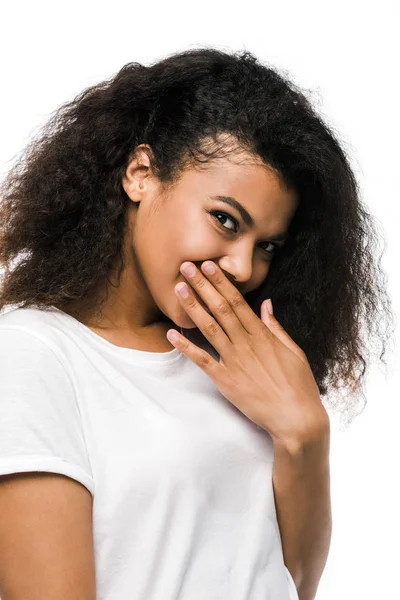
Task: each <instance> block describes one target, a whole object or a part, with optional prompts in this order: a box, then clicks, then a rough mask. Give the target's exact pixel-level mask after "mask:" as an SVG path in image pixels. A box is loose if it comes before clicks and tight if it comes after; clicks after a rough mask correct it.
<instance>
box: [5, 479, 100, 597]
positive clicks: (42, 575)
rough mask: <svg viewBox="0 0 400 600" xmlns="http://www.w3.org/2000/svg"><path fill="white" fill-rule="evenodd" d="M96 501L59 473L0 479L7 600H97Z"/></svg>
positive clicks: (76, 483) (85, 490) (77, 484)
mask: <svg viewBox="0 0 400 600" xmlns="http://www.w3.org/2000/svg"><path fill="white" fill-rule="evenodd" d="M95 586H96V583H95V563H94V551H93V540H92V496H91V494H90V492H89V491H88V490H87V489H86V488H85V487H83V485H81V484H80V483H79V482H77V481H75V480H73V479H69V478H68V477H64V476H63V475H59V474H55V473H16V474H12V475H7V476H2V477H1V478H0V597H1V599H2V600H27V599H28V598H29V600H47V599H50V598H51V599H52V600H95V597H96V591H95Z"/></svg>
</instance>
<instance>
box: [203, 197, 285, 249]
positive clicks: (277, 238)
mask: <svg viewBox="0 0 400 600" xmlns="http://www.w3.org/2000/svg"><path fill="white" fill-rule="evenodd" d="M209 198H210V200H214V201H217V202H225V204H229V206H231V207H232V208H235V209H236V210H237V211H238V213H239V214H240V216H241V217H242V219H243V221H244V222H245V223H246V225H247V227H254V219H253V218H252V216H251V215H250V214H249V213H248V212H247V210H246V209H245V207H244V206H242V205H241V204H240V202H238V201H237V200H235V198H232V196H209ZM288 237H289V234H288V233H287V232H286V231H283V232H282V233H276V234H275V235H270V236H268V239H269V240H273V241H274V242H285V241H286V240H287V239H288Z"/></svg>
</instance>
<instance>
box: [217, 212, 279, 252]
mask: <svg viewBox="0 0 400 600" xmlns="http://www.w3.org/2000/svg"><path fill="white" fill-rule="evenodd" d="M207 212H209V214H210V215H211V216H212V217H214V219H216V220H217V221H218V223H219V224H220V225H221V226H222V227H223V228H224V229H225V230H226V231H228V232H230V233H237V232H238V231H239V223H238V221H237V220H236V219H235V218H234V217H231V216H230V215H228V214H227V213H225V212H221V211H219V210H210V211H207ZM219 217H222V220H223V221H226V219H228V220H229V221H232V223H233V224H234V227H235V228H234V229H231V228H229V227H225V225H223V224H222V222H221V220H220V219H219ZM261 243H262V244H266V245H267V246H268V245H269V246H272V249H270V250H264V251H265V252H266V253H267V254H274V253H275V251H276V250H277V249H278V248H279V246H278V244H274V243H273V242H261Z"/></svg>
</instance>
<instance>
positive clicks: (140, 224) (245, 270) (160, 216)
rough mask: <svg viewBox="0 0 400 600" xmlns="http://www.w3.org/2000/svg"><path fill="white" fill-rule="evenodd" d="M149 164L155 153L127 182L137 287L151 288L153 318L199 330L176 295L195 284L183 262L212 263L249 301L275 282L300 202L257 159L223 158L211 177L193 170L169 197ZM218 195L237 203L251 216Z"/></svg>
mask: <svg viewBox="0 0 400 600" xmlns="http://www.w3.org/2000/svg"><path fill="white" fill-rule="evenodd" d="M140 165H141V166H142V167H141V168H140ZM149 165H150V162H149V159H148V156H147V154H145V153H139V154H138V155H137V156H136V159H135V160H134V161H132V162H131V163H130V164H129V166H128V168H127V171H126V176H125V178H124V180H123V186H124V189H125V191H126V193H127V194H128V196H129V197H130V199H131V200H132V207H131V213H130V226H131V233H130V244H131V248H130V253H131V256H132V268H134V270H135V272H136V274H135V276H134V279H135V286H137V285H142V286H143V287H144V288H146V289H143V290H142V292H143V294H142V296H141V298H142V302H144V301H145V300H146V302H145V304H146V310H147V311H149V312H151V310H152V309H155V310H156V311H157V308H158V309H159V310H160V311H161V312H162V313H163V314H164V315H165V316H166V317H167V319H170V320H171V321H173V322H174V323H175V324H176V325H177V326H179V327H184V328H188V329H190V328H193V327H196V325H195V323H194V322H193V321H192V320H191V319H190V317H189V316H188V314H187V313H186V311H185V310H184V309H183V308H182V307H181V304H180V301H179V299H178V298H177V296H176V294H175V292H174V288H175V286H176V284H177V283H179V282H181V281H187V280H186V278H185V277H184V276H183V275H182V274H181V273H180V270H179V269H180V266H181V265H182V263H183V262H185V261H190V262H193V263H194V264H195V265H196V266H197V267H198V268H199V267H200V266H201V264H202V263H203V261H205V260H212V261H214V262H215V263H217V264H218V265H219V267H220V268H221V269H222V271H223V272H224V273H225V275H226V276H227V278H228V279H229V280H230V281H231V282H232V283H233V285H234V286H235V287H236V288H237V289H238V290H239V291H240V292H241V293H242V294H245V293H247V292H250V291H252V290H254V289H255V288H257V287H259V286H260V285H261V283H262V282H263V280H264V279H265V278H266V276H267V275H268V270H269V268H270V265H271V261H272V260H273V251H274V248H275V246H282V245H283V244H284V243H285V242H284V240H281V241H276V240H274V239H273V238H274V236H278V235H279V236H280V237H281V235H284V234H285V233H286V232H287V229H288V227H289V224H290V221H291V219H292V217H293V215H294V212H295V210H296V207H297V196H296V193H295V192H294V191H293V190H292V191H290V190H287V189H286V188H285V187H284V186H283V184H281V183H280V181H279V179H278V178H277V176H276V175H275V174H274V173H273V172H272V171H271V170H269V169H267V168H266V167H265V166H262V165H261V164H255V161H254V159H253V160H252V161H250V156H249V160H248V161H247V162H245V161H244V160H243V159H242V160H241V161H235V160H233V159H232V158H231V159H218V160H217V161H214V162H212V163H209V164H208V165H207V168H206V169H205V170H204V171H197V170H194V169H189V170H186V171H185V172H184V174H183V175H182V176H181V178H180V180H179V181H178V183H177V184H176V185H175V186H174V187H173V188H172V190H170V191H169V192H168V196H167V197H166V196H165V195H164V196H163V195H162V193H161V192H160V189H161V187H160V184H159V182H158V180H157V179H156V178H155V177H154V176H153V175H152V174H151V171H150V170H149ZM218 196H219V197H225V198H226V197H228V198H231V199H232V200H231V202H235V201H236V202H237V203H239V204H240V205H241V206H242V207H243V210H242V212H243V213H244V212H246V213H248V216H246V215H243V214H241V212H240V210H238V209H237V208H235V207H233V206H232V205H229V204H227V203H226V202H224V201H223V199H222V198H220V199H218ZM250 219H251V220H252V221H253V223H251V222H250ZM246 220H247V222H246ZM146 292H148V294H147V293H146ZM152 303H154V305H153V306H152ZM144 308H145V307H143V309H144Z"/></svg>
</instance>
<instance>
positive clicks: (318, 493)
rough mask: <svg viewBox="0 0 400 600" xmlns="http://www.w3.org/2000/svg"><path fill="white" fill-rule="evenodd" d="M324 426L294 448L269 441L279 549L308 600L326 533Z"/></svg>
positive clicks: (326, 435)
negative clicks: (312, 438) (272, 446)
mask: <svg viewBox="0 0 400 600" xmlns="http://www.w3.org/2000/svg"><path fill="white" fill-rule="evenodd" d="M329 446H330V433H329V427H328V428H327V430H325V429H324V431H323V432H322V434H321V436H320V437H319V436H318V438H317V439H316V440H314V441H313V442H312V443H307V442H305V443H304V444H300V445H299V447H298V449H297V451H293V450H292V451H289V450H288V448H287V447H286V446H285V445H282V444H274V467H273V487H274V496H275V505H276V511H277V519H278V523H279V529H280V533H281V539H282V548H283V555H284V561H285V565H286V567H287V568H288V569H289V571H290V573H291V575H292V577H293V579H294V582H295V584H296V587H297V590H298V593H299V598H300V600H313V599H314V598H315V594H316V592H317V588H318V584H319V580H320V578H321V575H322V573H323V570H324V568H325V564H326V561H327V557H328V552H329V546H330V541H331V533H332V515H331V501H330V470H329Z"/></svg>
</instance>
